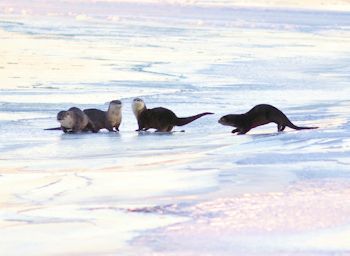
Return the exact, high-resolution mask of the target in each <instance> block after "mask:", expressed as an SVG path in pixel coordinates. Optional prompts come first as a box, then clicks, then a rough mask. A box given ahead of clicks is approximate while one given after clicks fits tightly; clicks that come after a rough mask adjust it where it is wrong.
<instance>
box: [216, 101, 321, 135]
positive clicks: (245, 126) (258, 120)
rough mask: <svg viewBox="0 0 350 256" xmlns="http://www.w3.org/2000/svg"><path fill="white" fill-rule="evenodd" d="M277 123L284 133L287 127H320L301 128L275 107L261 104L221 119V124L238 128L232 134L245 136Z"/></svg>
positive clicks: (298, 128)
mask: <svg viewBox="0 0 350 256" xmlns="http://www.w3.org/2000/svg"><path fill="white" fill-rule="evenodd" d="M271 122H272V123H276V124H277V130H278V131H279V132H281V131H283V130H284V129H285V128H286V126H288V127H290V128H292V129H295V130H303V129H317V128H318V127H299V126H296V125H294V124H293V123H292V122H291V121H290V120H289V119H288V117H287V116H286V115H285V114H283V112H282V111H281V110H279V109H277V108H276V107H274V106H271V105H268V104H260V105H256V106H255V107H253V108H252V109H251V110H249V111H248V112H247V113H245V114H239V115H226V116H223V117H221V118H220V120H219V123H220V124H222V125H228V126H233V127H236V129H234V130H233V131H232V133H236V132H237V134H245V133H247V132H248V131H250V130H251V129H253V128H255V127H257V126H260V125H264V124H268V123H271Z"/></svg>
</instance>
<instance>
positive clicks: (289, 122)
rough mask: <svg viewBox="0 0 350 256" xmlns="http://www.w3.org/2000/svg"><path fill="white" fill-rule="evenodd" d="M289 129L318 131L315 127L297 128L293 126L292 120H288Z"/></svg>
mask: <svg viewBox="0 0 350 256" xmlns="http://www.w3.org/2000/svg"><path fill="white" fill-rule="evenodd" d="M286 126H288V127H289V128H292V129H295V130H306V129H317V128H318V127H316V126H313V127H302V126H296V125H295V124H293V123H292V122H291V121H290V120H288V123H287V125H286Z"/></svg>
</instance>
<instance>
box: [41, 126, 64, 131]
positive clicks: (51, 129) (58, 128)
mask: <svg viewBox="0 0 350 256" xmlns="http://www.w3.org/2000/svg"><path fill="white" fill-rule="evenodd" d="M58 130H62V128H61V127H55V128H46V129H44V131H58Z"/></svg>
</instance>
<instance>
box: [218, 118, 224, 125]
mask: <svg viewBox="0 0 350 256" xmlns="http://www.w3.org/2000/svg"><path fill="white" fill-rule="evenodd" d="M218 123H219V124H225V123H226V120H225V118H224V117H221V118H220V119H219V120H218Z"/></svg>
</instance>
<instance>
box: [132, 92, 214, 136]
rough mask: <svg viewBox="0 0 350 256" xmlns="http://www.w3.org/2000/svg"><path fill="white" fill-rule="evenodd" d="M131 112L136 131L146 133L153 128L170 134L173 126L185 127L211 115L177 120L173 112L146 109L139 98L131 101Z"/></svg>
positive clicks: (163, 109)
mask: <svg viewBox="0 0 350 256" xmlns="http://www.w3.org/2000/svg"><path fill="white" fill-rule="evenodd" d="M132 110H133V112H134V115H135V117H136V119H137V123H138V126H139V128H138V129H137V130H136V131H147V130H148V129H150V128H154V129H156V132H170V131H171V130H172V129H173V127H174V126H182V125H186V124H188V123H191V122H193V121H194V120H196V119H198V118H200V117H202V116H205V115H211V114H213V113H210V112H205V113H201V114H198V115H195V116H190V117H182V118H179V117H177V116H176V115H175V113H174V112H173V111H171V110H169V109H166V108H162V107H158V108H152V109H148V108H147V107H146V104H145V102H144V101H143V100H142V99H139V98H135V99H134V100H133V103H132Z"/></svg>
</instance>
